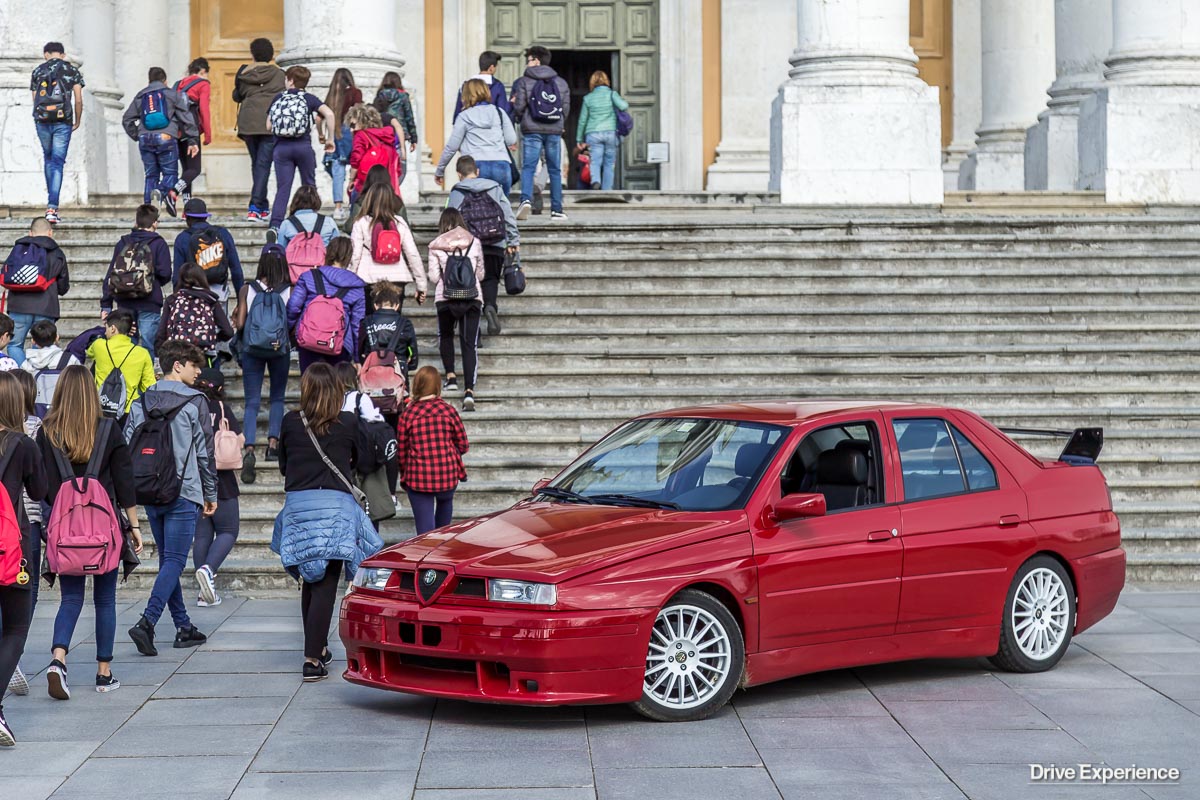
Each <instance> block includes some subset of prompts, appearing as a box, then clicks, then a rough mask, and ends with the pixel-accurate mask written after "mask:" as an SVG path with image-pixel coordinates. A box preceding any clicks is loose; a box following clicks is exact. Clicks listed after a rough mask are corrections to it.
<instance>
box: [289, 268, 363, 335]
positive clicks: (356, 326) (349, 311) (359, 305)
mask: <svg viewBox="0 0 1200 800" xmlns="http://www.w3.org/2000/svg"><path fill="white" fill-rule="evenodd" d="M317 269H319V270H321V278H322V279H323V280H324V281H325V292H326V293H327V294H328V295H329V296H331V297H332V296H333V294H334V292H336V291H337V290H338V289H347V290H348V291H347V292H346V295H345V297H343V298H342V306H343V308H345V311H346V338H345V339H344V340H343V341H342V349H343V350H344V351H345V352H347V353H349V354H350V355H352V356H353V355H354V354H355V353H357V352H358V337H359V334H360V333H361V332H362V322H363V318H364V317H366V315H367V287H366V286H364V285H363V282H362V279H361V278H359V277H358V276H357V275H355V274H354V273H353V272H351V271H350V270H348V269H342V268H341V267H317ZM316 296H317V282H316V280H314V279H313V270H311V269H310V270H308V271H307V272H305V273H304V274H303V275H301V276H300V280H299V281H297V282H296V285H295V286H293V287H292V294H291V297H289V298H288V304H287V316H288V330H290V331H293V332H294V331H295V330H296V326H297V325H299V324H300V317H301V316H303V314H304V309H306V308H307V307H308V304H309V303H310V302H311V301H312V299H313V298H314V297H316Z"/></svg>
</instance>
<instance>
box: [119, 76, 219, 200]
mask: <svg viewBox="0 0 1200 800" xmlns="http://www.w3.org/2000/svg"><path fill="white" fill-rule="evenodd" d="M148 78H149V80H150V85H149V86H147V87H146V88H145V89H142V90H141V91H140V92H138V93H137V94H135V95H134V96H133V101H132V102H130V104H129V108H127V109H125V116H123V117H122V118H121V125H122V126H123V127H124V128H125V133H127V134H129V138H130V139H133V140H134V141H135V142H137V143H138V152H139V153H140V154H141V156H142V167H143V168H144V169H145V171H146V186H145V191H144V192H143V193H142V202H144V203H150V202H153V204H154V205H158V203H159V200H160V199H161V200H162V203H163V205H164V206H165V207H166V209H167V213H168V214H170V215H171V216H172V217H173V216H175V204H176V201H177V200H178V197H179V196H178V194H177V193H176V191H175V183H176V181H178V180H179V146H180V140H182V143H183V146H184V147H185V148H187V154H188V157H189V158H192V157H195V155H196V153H198V152H200V130H199V128H198V127H197V126H196V120H195V118H194V117H193V116H192V112H191V111H190V110H189V109H188V103H187V98H186V97H184V96H183V95H182V94H180V93H179V92H177V91H175V90H174V89H172V88H171V87H169V86H167V83H166V81H167V72H166V70H164V69H163V68H162V67H151V68H150V74H149V75H148Z"/></svg>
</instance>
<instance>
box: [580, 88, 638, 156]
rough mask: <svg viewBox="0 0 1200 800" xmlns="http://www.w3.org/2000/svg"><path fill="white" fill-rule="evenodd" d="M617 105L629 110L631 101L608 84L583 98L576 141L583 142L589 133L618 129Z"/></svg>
mask: <svg viewBox="0 0 1200 800" xmlns="http://www.w3.org/2000/svg"><path fill="white" fill-rule="evenodd" d="M613 106H616V107H617V108H619V109H621V110H622V111H628V110H629V103H628V102H627V101H626V100H625V98H624V97H621V95H620V94H618V93H617V92H614V91H613V90H612V89H610V88H608V87H607V86H597V87H596V88H595V89H593V90H592V91H590V92H588V96H587V97H585V98H583V108H581V109H580V110H579V125H578V127H576V129H575V141H577V142H582V141H583V139H584V137H585V136H587V135H588V134H589V133H603V132H604V131H615V130H616V129H617V112H616V110H615V109H614V108H613Z"/></svg>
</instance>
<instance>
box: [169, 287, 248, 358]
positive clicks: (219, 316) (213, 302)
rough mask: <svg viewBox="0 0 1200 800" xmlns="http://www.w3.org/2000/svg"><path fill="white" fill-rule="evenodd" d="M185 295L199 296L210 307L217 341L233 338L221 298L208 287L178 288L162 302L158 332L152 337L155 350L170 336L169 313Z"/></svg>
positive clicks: (231, 328)
mask: <svg viewBox="0 0 1200 800" xmlns="http://www.w3.org/2000/svg"><path fill="white" fill-rule="evenodd" d="M185 296H187V297H199V298H200V299H201V300H203V301H204V302H206V303H208V305H209V307H210V308H212V312H213V322H214V323H216V326H217V341H218V342H227V341H229V340H230V339H232V338H233V333H234V331H233V325H232V324H230V322H229V315H228V314H226V313H225V302H224V301H223V300H221V298H219V297H217V295H216V294H215V293H214V292H212V291H211V290H208V289H192V288H186V289H179V290H177V291H176V292H175V294H173V295H171V296H170V297H168V298H167V302H165V303H163V310H162V316H161V317H159V318H158V333H157V335H155V337H154V350H155V352H157V351H159V350H161V349H162V346H163V345H164V344H166V343H167V340H168V339H170V338H171V334H170V330H169V328H170V327H171V324H170V323H171V315H172V314H174V313H175V306H177V305H179V299H180V298H181V297H185Z"/></svg>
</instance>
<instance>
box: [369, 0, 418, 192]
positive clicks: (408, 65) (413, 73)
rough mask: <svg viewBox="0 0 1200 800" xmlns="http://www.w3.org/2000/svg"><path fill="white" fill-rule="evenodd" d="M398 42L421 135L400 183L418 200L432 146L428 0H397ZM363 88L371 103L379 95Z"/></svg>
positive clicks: (407, 159)
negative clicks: (428, 133)
mask: <svg viewBox="0 0 1200 800" xmlns="http://www.w3.org/2000/svg"><path fill="white" fill-rule="evenodd" d="M396 41H397V42H404V54H405V59H404V61H405V64H404V70H403V76H404V88H405V89H407V90H408V97H409V100H411V101H412V107H413V117H414V118H415V119H416V123H417V131H418V134H419V136H418V138H419V139H420V141H419V143H418V147H417V151H416V152H415V153H414V152H409V151H408V149H407V148H406V149H405V152H404V156H403V157H404V159H405V163H406V166H407V169H406V170H405V173H404V182H403V183H402V184H401V185H400V193H401V194H402V195H403V196H404V202H406V203H415V202H416V201H417V200H419V199H420V196H421V188H422V187H421V175H422V173H423V170H422V168H421V161H422V159H421V154H422V152H423V151H426V150H428V149H429V144H428V142H426V141H425V135H424V120H425V111H426V106H425V97H424V94H425V0H397V2H396ZM376 88H377V87H374V86H372V87H371V88H370V91H367V90H366V89H363V97H364V98H365V99H366V100H367V101H368V102H370V101H371V100H372V99H374V97H375V89H376Z"/></svg>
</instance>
